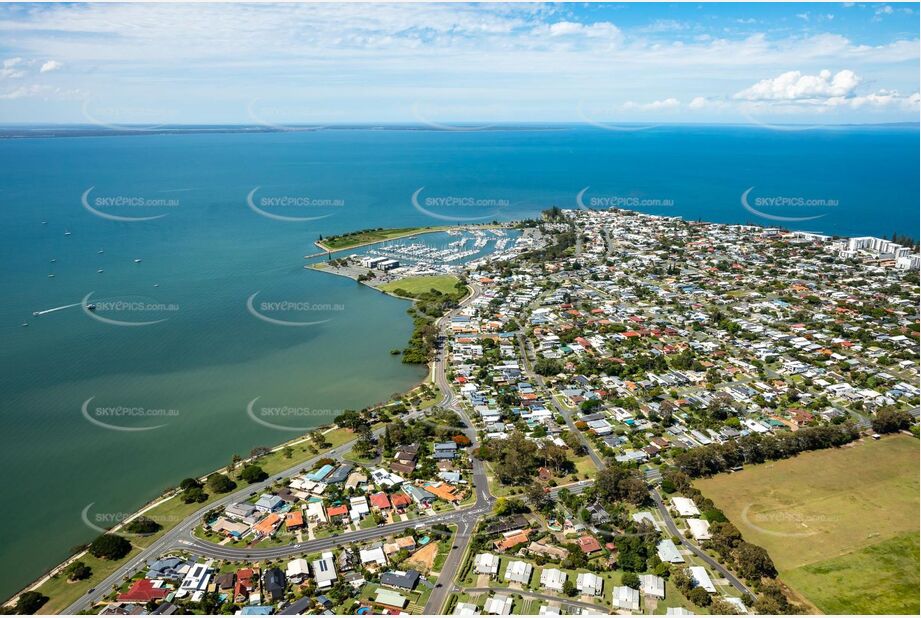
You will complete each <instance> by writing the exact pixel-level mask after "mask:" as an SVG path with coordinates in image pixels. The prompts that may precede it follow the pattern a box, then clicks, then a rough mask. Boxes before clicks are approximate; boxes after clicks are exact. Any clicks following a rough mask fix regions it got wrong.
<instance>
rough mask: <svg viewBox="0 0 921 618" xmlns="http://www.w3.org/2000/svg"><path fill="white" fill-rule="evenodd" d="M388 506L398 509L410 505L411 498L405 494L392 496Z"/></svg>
mask: <svg viewBox="0 0 921 618" xmlns="http://www.w3.org/2000/svg"><path fill="white" fill-rule="evenodd" d="M390 504H392V505H393V508H395V509H399V508H402V507H404V506H409V505H410V504H412V498H410V497H409V496H407V495H406V494H393V495H392V496H390Z"/></svg>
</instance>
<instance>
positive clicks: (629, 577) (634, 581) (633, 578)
mask: <svg viewBox="0 0 921 618" xmlns="http://www.w3.org/2000/svg"><path fill="white" fill-rule="evenodd" d="M623 584H624V586H627V587H629V588H633V589H634V590H639V589H640V576H639V575H637V574H636V573H632V572H630V571H627V572H626V573H624V578H623Z"/></svg>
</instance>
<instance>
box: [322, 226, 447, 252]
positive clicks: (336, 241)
mask: <svg viewBox="0 0 921 618" xmlns="http://www.w3.org/2000/svg"><path fill="white" fill-rule="evenodd" d="M449 227H450V226H440V227H402V228H392V229H382V230H363V231H360V232H355V233H352V234H343V235H341V236H330V237H328V238H324V239H323V240H321V241H319V244H320V245H321V247H322V248H323V249H326V250H330V251H342V250H344V249H351V248H352V247H357V246H359V245H364V244H369V243H376V242H382V241H385V240H391V239H395V238H400V237H403V236H412V235H414V234H419V233H422V232H436V231H439V230H446V229H449Z"/></svg>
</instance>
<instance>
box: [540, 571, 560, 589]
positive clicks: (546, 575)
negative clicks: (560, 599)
mask: <svg viewBox="0 0 921 618" xmlns="http://www.w3.org/2000/svg"><path fill="white" fill-rule="evenodd" d="M565 583H566V573H564V572H563V571H561V570H559V569H548V568H545V569H544V570H543V571H541V573H540V585H541V586H543V587H544V588H546V589H547V590H553V591H555V592H562V591H563V584H565Z"/></svg>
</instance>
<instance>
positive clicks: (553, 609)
mask: <svg viewBox="0 0 921 618" xmlns="http://www.w3.org/2000/svg"><path fill="white" fill-rule="evenodd" d="M537 615H538V616H560V615H561V614H560V604H559V602H558V601H550V602H549V603H547V604H546V605H541V606H540V609H539V610H538V611H537Z"/></svg>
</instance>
